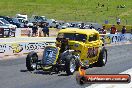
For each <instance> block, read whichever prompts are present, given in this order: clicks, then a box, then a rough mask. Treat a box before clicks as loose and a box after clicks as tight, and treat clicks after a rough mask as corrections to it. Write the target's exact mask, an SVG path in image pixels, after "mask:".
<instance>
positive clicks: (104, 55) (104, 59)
mask: <svg viewBox="0 0 132 88" xmlns="http://www.w3.org/2000/svg"><path fill="white" fill-rule="evenodd" d="M106 60H107V57H106V52H104V53H103V63H104V64H105V63H106Z"/></svg>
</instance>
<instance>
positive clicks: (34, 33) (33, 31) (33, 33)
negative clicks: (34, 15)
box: [32, 24, 38, 36]
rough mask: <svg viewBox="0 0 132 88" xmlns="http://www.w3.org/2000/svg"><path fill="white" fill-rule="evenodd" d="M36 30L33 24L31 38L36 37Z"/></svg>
mask: <svg viewBox="0 0 132 88" xmlns="http://www.w3.org/2000/svg"><path fill="white" fill-rule="evenodd" d="M37 30H38V27H37V25H36V24H34V25H33V27H32V36H36V34H37Z"/></svg>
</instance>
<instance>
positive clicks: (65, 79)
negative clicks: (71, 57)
mask: <svg viewBox="0 0 132 88" xmlns="http://www.w3.org/2000/svg"><path fill="white" fill-rule="evenodd" d="M107 49H108V62H107V64H106V65H105V66H104V67H94V68H89V69H88V70H87V73H88V74H118V73H121V72H123V71H125V70H127V69H130V68H132V44H129V45H119V46H110V47H107ZM76 73H77V72H76ZM76 73H75V74H74V75H71V76H66V74H65V73H60V74H53V75H49V74H47V73H45V72H43V71H34V72H32V73H31V72H28V71H27V70H26V67H25V56H23V57H20V58H15V59H11V60H0V88H84V87H86V86H90V84H87V85H83V86H81V85H78V84H77V83H76V79H75V76H76Z"/></svg>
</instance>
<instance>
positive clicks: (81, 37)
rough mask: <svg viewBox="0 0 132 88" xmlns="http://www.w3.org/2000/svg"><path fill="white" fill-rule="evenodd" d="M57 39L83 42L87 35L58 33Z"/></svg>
mask: <svg viewBox="0 0 132 88" xmlns="http://www.w3.org/2000/svg"><path fill="white" fill-rule="evenodd" d="M57 37H58V38H68V39H69V40H75V41H82V42H83V41H84V40H86V39H87V35H85V34H78V33H60V34H58V36H57Z"/></svg>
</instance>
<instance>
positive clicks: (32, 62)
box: [26, 52, 38, 71]
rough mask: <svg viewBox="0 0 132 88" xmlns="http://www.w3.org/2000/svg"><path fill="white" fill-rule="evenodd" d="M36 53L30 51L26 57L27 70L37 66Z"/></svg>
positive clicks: (32, 69)
mask: <svg viewBox="0 0 132 88" xmlns="http://www.w3.org/2000/svg"><path fill="white" fill-rule="evenodd" d="M37 61H38V55H37V53H36V52H30V53H29V54H28V55H27V58H26V67H27V70H28V71H34V70H35V69H36V67H37Z"/></svg>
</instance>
